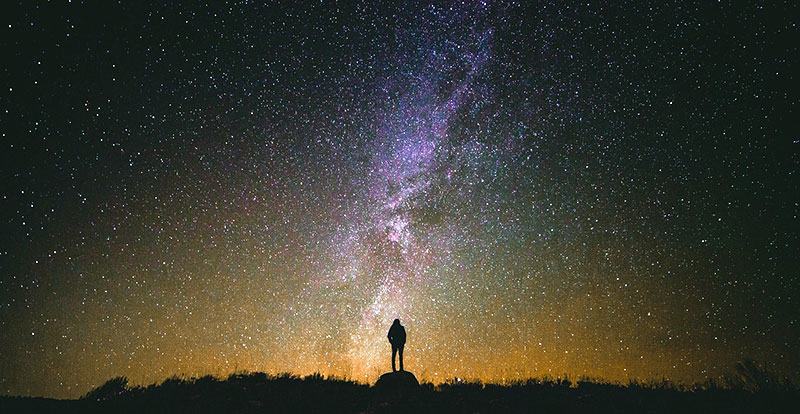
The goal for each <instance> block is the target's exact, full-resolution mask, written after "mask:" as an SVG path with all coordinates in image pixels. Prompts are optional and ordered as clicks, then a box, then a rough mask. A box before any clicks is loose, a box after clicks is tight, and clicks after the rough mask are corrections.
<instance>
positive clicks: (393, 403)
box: [0, 373, 800, 413]
mask: <svg viewBox="0 0 800 414" xmlns="http://www.w3.org/2000/svg"><path fill="white" fill-rule="evenodd" d="M416 384H417V381H416V378H415V377H414V375H413V374H411V373H392V374H387V376H384V377H382V378H381V380H379V381H378V383H376V385H375V386H374V387H369V386H368V385H364V384H359V383H356V382H353V381H346V380H340V379H335V378H327V379H326V378H323V377H322V376H321V375H311V376H307V377H304V378H301V377H297V376H292V375H289V374H284V375H278V376H271V375H267V374H264V373H252V374H234V375H231V376H230V377H228V378H227V379H217V378H215V377H212V376H206V377H202V378H192V379H180V378H177V377H173V378H170V379H167V380H166V381H164V382H163V383H161V384H158V385H156V384H153V385H150V386H147V387H128V386H127V380H126V379H125V378H124V377H120V378H115V379H112V380H109V381H108V382H106V384H104V385H102V386H100V387H98V388H96V389H94V390H93V391H91V392H89V393H88V394H87V395H86V396H85V397H84V398H81V399H78V400H53V399H44V398H21V397H0V413H32V412H56V413H98V412H115V413H116V412H119V413H168V412H169V413H172V412H187V413H228V412H241V413H262V412H270V413H275V412H278V413H281V412H326V413H384V412H386V413H388V412H454V413H459V412H461V413H473V412H480V413H492V412H497V413H507V412H526V413H527V412H559V413H564V412H567V413H625V412H631V413H634V412H635V413H676V412H681V413H789V412H797V408H798V403H799V402H800V394H798V391H797V390H796V389H782V390H760V391H756V392H751V391H747V390H745V389H736V390H731V389H724V388H721V387H717V386H714V385H713V384H710V385H707V386H706V387H705V388H703V389H695V390H680V389H677V388H676V387H674V386H671V385H669V384H668V383H664V384H659V385H655V386H653V385H649V386H646V385H641V384H631V385H628V386H621V385H614V384H608V383H601V382H586V381H583V382H578V383H576V384H571V383H569V382H568V381H560V380H534V379H531V380H527V381H518V382H515V383H511V384H508V385H495V384H483V383H480V382H461V381H450V382H447V383H444V384H440V385H438V386H434V385H432V384H430V383H423V384H422V385H416Z"/></svg>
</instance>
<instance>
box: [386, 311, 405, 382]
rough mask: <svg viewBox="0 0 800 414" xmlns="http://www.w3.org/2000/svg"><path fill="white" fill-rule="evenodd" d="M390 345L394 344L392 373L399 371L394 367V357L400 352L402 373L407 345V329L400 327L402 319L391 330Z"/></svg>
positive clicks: (395, 321)
mask: <svg viewBox="0 0 800 414" xmlns="http://www.w3.org/2000/svg"><path fill="white" fill-rule="evenodd" d="M388 337H389V343H391V344H392V372H394V371H397V370H396V369H395V365H394V356H395V355H397V351H400V371H402V370H403V347H404V346H405V345H406V328H403V325H400V319H395V320H394V323H393V324H392V327H391V328H389V335H388Z"/></svg>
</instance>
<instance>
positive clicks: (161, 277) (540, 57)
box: [0, 2, 800, 397]
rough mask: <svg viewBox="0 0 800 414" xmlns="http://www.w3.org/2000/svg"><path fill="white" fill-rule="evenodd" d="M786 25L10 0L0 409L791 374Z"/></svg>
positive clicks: (724, 9)
mask: <svg viewBox="0 0 800 414" xmlns="http://www.w3.org/2000/svg"><path fill="white" fill-rule="evenodd" d="M793 10H794V12H793ZM796 15H797V14H796V6H794V5H792V4H790V3H789V2H784V3H780V2H776V3H775V4H771V5H760V6H759V5H746V6H738V5H737V6H734V5H728V4H703V3H702V2H699V3H696V4H693V3H691V2H689V3H687V2H675V3H672V2H666V3H665V2H658V3H652V4H650V3H648V2H642V3H641V4H634V5H629V6H626V7H622V6H612V5H594V4H585V3H582V4H572V5H568V4H563V3H562V2H554V3H540V4H535V5H520V4H516V3H495V2H462V3H459V4H458V5H453V6H450V5H448V6H447V7H441V6H438V5H413V6H410V5H404V6H402V7H400V6H398V7H394V6H388V5H384V6H375V5H370V4H338V5H325V4H314V5H269V6H265V5H254V4H250V3H245V4H234V5H224V6H223V5H184V6H182V7H174V6H173V7H166V6H164V5H159V4H149V5H145V4H132V3H125V2H122V3H117V4H102V5H91V6H90V5H87V4H78V2H74V3H72V2H67V3H64V4H46V5H35V4H22V5H15V6H13V7H12V11H11V12H10V13H8V14H7V15H5V16H3V19H5V21H4V22H3V26H2V29H0V30H2V31H3V33H2V45H3V49H4V50H5V51H6V53H5V55H7V56H8V59H6V60H7V62H9V63H7V64H6V65H7V66H6V67H5V69H4V71H3V76H2V78H0V79H1V81H2V83H3V85H2V92H0V102H2V105H3V108H2V113H0V117H1V118H0V120H1V121H0V133H2V148H3V150H2V152H0V153H1V154H2V160H0V161H2V167H0V174H2V177H1V178H2V181H3V183H4V184H5V185H4V186H3V187H4V188H3V190H2V200H0V205H1V206H2V208H1V210H2V216H1V217H0V219H2V222H3V233H4V234H3V237H2V241H0V334H1V335H0V337H2V338H3V340H2V341H1V342H0V393H3V394H10V395H36V396H54V397H75V396H79V395H82V394H84V393H85V392H87V391H88V390H90V389H91V388H92V387H94V386H97V385H99V384H101V383H103V382H104V381H106V380H107V379H109V378H111V377H114V376H117V375H125V376H127V377H129V378H130V379H131V380H132V382H133V383H138V384H147V383H152V382H155V381H160V380H163V379H164V378H166V377H168V376H171V375H173V374H184V375H196V376H199V375H204V374H215V375H226V374H228V373H231V372H234V371H237V370H250V371H267V372H271V373H278V372H285V371H289V372H294V373H297V374H309V373H312V372H321V373H323V374H331V375H342V376H348V377H350V378H353V379H357V380H362V381H374V380H375V379H376V378H377V377H378V376H379V375H380V374H381V373H383V372H385V371H387V369H388V368H389V367H390V360H389V358H390V356H391V350H390V348H389V344H388V342H387V341H386V331H387V330H388V328H389V325H390V324H391V322H392V320H393V319H394V318H400V319H401V321H402V322H403V325H405V326H406V329H407V331H408V343H407V345H406V350H405V366H406V368H407V369H410V370H412V371H413V372H414V373H415V374H417V376H418V377H419V378H420V379H423V380H429V381H434V382H438V381H444V380H445V379H447V378H454V377H461V378H476V379H481V380H484V381H503V380H508V379H513V378H527V377H531V376H544V375H552V376H557V375H564V374H566V375H570V376H574V377H576V376H580V375H588V376H593V377H603V378H607V379H610V380H615V381H626V380H628V379H642V380H646V379H651V378H662V377H666V378H669V379H672V380H675V381H682V382H694V381H702V380H704V379H706V378H715V377H718V376H720V375H722V374H724V373H726V372H729V371H731V370H732V368H733V365H734V363H735V362H737V361H739V360H742V359H745V358H752V359H754V360H756V361H758V362H759V363H761V364H763V365H764V366H765V367H766V368H767V369H771V370H775V371H776V372H778V373H781V374H783V375H796V374H797V372H798V371H800V370H799V368H800V361H798V357H797V355H798V352H797V351H798V342H799V341H800V332H798V331H799V330H800V328H798V319H797V312H796V309H797V308H798V305H800V304H799V303H798V274H797V268H798V267H797V260H796V257H798V253H800V252H798V243H797V242H798V240H797V237H798V236H797V235H798V219H797V212H798V204H797V199H796V196H795V195H796V194H798V188H797V187H798V186H797V182H798V180H797V178H796V176H797V170H798V168H797V167H798V157H797V149H798V142H797V136H796V135H792V129H791V128H790V125H791V124H790V119H791V118H790V115H791V114H793V113H794V112H795V111H796V106H797V96H796V94H795V93H793V92H791V91H789V90H788V88H786V85H788V84H792V83H793V82H794V77H795V76H796V75H795V73H797V71H796V65H795V63H796V56H798V54H797V50H796V49H797V46H796V45H795V44H791V42H788V41H787V39H789V38H791V37H792V36H793V35H794V36H796V34H797V27H796V24H795V23H796V22H794V21H793V20H792V18H793V16H796Z"/></svg>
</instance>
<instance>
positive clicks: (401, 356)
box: [392, 344, 406, 371]
mask: <svg viewBox="0 0 800 414" xmlns="http://www.w3.org/2000/svg"><path fill="white" fill-rule="evenodd" d="M405 347H406V345H405V344H403V345H400V371H402V370H403V348H405ZM392 360H393V361H394V358H392Z"/></svg>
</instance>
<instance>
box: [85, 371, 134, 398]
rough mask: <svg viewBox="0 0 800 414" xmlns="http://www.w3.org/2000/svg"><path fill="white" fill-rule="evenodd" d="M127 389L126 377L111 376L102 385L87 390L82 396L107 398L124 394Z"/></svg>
mask: <svg viewBox="0 0 800 414" xmlns="http://www.w3.org/2000/svg"><path fill="white" fill-rule="evenodd" d="M127 391H128V378H127V377H124V376H120V377H114V378H111V379H110V380H108V381H106V382H105V383H104V384H103V385H101V386H99V387H97V388H95V389H93V390H91V391H89V392H88V393H86V395H85V396H84V397H83V398H85V399H87V400H95V401H100V400H107V399H109V398H112V397H116V396H118V395H121V394H124V393H125V392H127Z"/></svg>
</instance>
